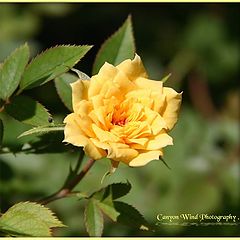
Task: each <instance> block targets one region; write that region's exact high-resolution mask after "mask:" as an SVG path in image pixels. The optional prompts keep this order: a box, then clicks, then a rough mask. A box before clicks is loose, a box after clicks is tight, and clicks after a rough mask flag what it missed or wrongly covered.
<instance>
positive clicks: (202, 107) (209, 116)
mask: <svg viewBox="0 0 240 240" xmlns="http://www.w3.org/2000/svg"><path fill="white" fill-rule="evenodd" d="M239 13H240V8H239V4H197V3H195V4H165V3H161V4H133V3H131V4H130V3H129V4H123V3H122V4H80V3H75V4H67V3H64V4H0V62H1V61H3V59H4V58H5V57H6V56H7V55H9V54H10V52H11V51H12V50H13V49H14V48H16V47H18V46H19V45H20V44H22V43H24V42H26V41H27V42H28V43H29V44H30V47H31V52H32V54H33V56H34V55H36V54H37V53H39V52H41V51H42V50H43V49H46V48H49V47H52V46H54V45H57V44H93V45H94V46H95V47H94V48H93V50H91V51H90V52H89V53H88V54H87V55H86V57H84V59H83V60H82V61H81V62H80V63H79V64H78V65H77V66H76V68H78V69H80V70H81V71H83V72H85V73H87V74H89V75H90V74H91V68H92V64H93V60H94V57H95V55H96V53H97V50H98V49H99V47H100V46H101V44H102V42H103V41H104V40H105V39H106V38H107V37H108V36H110V35H111V34H112V33H113V32H114V31H115V30H117V28H118V27H119V26H120V25H121V24H122V23H123V22H124V20H125V19H126V18H127V16H128V15H129V14H131V15H132V19H133V27H134V35H135V38H136V46H137V53H138V54H139V55H140V56H141V57H142V59H143V62H144V64H145V67H146V68H147V70H148V72H149V75H150V77H151V78H152V79H161V78H162V77H163V76H164V75H165V74H167V73H169V72H171V73H172V77H171V79H170V80H169V81H168V82H167V85H170V86H171V87H174V88H175V89H177V90H178V91H183V92H184V93H183V104H182V108H181V113H180V118H179V122H178V124H177V125H176V127H175V128H174V130H173V131H172V132H171V135H172V136H173V138H174V146H170V147H167V148H166V151H165V161H166V162H167V163H168V165H169V166H170V167H171V170H169V169H168V168H166V167H165V166H164V164H162V162H160V161H153V162H151V163H149V164H148V165H147V166H145V167H141V168H129V167H127V166H124V165H120V167H119V168H118V170H117V171H116V173H114V174H113V175H112V176H110V177H107V178H106V179H105V181H104V185H105V184H107V183H110V182H123V181H126V180H129V181H130V182H131V184H132V191H131V192H130V194H128V195H127V196H126V197H124V199H123V200H124V201H126V202H128V203H130V204H132V205H134V206H135V207H136V208H137V209H138V210H139V211H140V212H141V213H142V214H143V215H144V216H145V218H146V219H147V220H148V221H149V222H150V223H152V224H155V223H156V222H157V219H156V216H157V214H158V213H163V214H166V215H177V214H181V213H192V214H196V213H209V214H219V215H223V214H224V215H228V214H232V215H238V216H240V206H239V202H240V201H239V200H240V190H239V183H240V166H239V165H240V164H239V151H240V146H239V142H240V141H239V109H240V108H239V80H240V79H239V61H240V51H239V50H240V49H239V43H240V30H239V22H240V15H239ZM27 95H29V96H32V97H34V98H35V99H37V100H38V101H40V102H41V103H43V104H44V105H45V106H46V107H47V108H48V109H49V110H50V112H51V113H52V114H53V116H54V117H55V119H57V120H58V121H59V122H61V121H62V119H63V118H64V116H66V114H68V113H69V112H68V110H67V109H66V108H65V107H64V105H63V104H62V102H61V101H60V100H59V98H58V96H57V94H56V90H55V87H54V84H53V82H50V83H47V84H45V85H44V86H42V87H40V88H36V89H34V90H30V91H28V92H27ZM0 117H1V118H2V119H3V121H4V124H5V135H4V142H3V144H4V147H9V148H11V149H12V150H14V151H15V152H16V154H15V155H13V154H2V155H1V156H0V171H1V173H0V180H1V182H0V201H1V204H0V208H1V211H2V212H4V211H6V209H8V208H9V207H10V206H11V205H13V204H14V203H16V202H18V201H26V200H32V201H34V200H38V199H39V198H41V197H43V196H46V195H48V194H51V193H53V192H54V191H56V190H57V189H58V188H59V187H61V185H62V183H63V182H64V180H65V178H66V176H67V174H68V169H69V166H70V164H74V163H75V162H76V159H77V152H76V149H72V151H70V152H69V153H63V152H62V151H64V148H63V147H62V143H61V139H62V137H63V136H53V137H52V138H48V144H49V146H50V148H51V149H52V151H53V152H55V151H56V152H59V153H52V154H44V153H43V152H44V150H41V149H42V148H41V147H42V145H41V144H40V145H39V148H38V152H39V154H23V153H21V154H20V153H17V152H18V150H19V148H21V147H22V144H23V143H25V142H26V141H27V138H21V139H17V136H18V135H19V134H20V133H22V132H23V131H24V130H26V129H28V128H29V126H26V125H23V124H20V123H19V122H17V121H15V120H14V119H12V118H10V117H8V116H6V115H4V114H3V113H1V115H0ZM50 144H51V145H50ZM53 146H54V147H53ZM43 149H44V148H43ZM40 153H42V154H40ZM108 168H109V162H108V160H102V161H98V162H97V163H96V164H95V166H94V167H93V169H91V171H90V172H89V174H88V175H87V176H86V178H85V179H84V180H83V181H82V182H81V183H80V184H79V186H78V187H77V189H79V190H83V191H92V190H96V189H98V188H99V187H101V183H100V181H101V178H102V176H103V174H104V173H105V172H106V171H107V170H108ZM84 203H85V202H84V201H77V200H76V199H75V198H70V199H62V200H59V201H56V202H53V203H51V204H49V206H50V208H51V209H52V210H53V211H55V212H56V213H57V215H58V216H59V218H60V219H61V220H63V222H64V223H65V224H66V225H68V226H69V227H68V228H64V229H61V230H56V231H55V233H54V234H55V236H86V235H87V233H86V230H85V228H84V223H83V208H84ZM104 236H240V228H239V225H238V226H204V227H203V226H198V227H196V226H187V227H182V226H166V225H161V226H158V227H157V230H156V232H153V233H152V232H150V233H149V232H144V231H137V230H134V229H131V228H130V227H127V226H121V225H119V224H114V223H113V222H111V221H110V220H108V219H106V225H105V229H104Z"/></svg>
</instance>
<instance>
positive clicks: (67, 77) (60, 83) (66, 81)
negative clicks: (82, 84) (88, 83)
mask: <svg viewBox="0 0 240 240" xmlns="http://www.w3.org/2000/svg"><path fill="white" fill-rule="evenodd" d="M77 79H78V77H77V76H76V75H73V74H71V73H65V74H62V75H61V76H59V77H57V78H56V79H55V80H54V82H55V86H56V89H57V93H58V95H59V97H60V99H61V100H62V102H63V103H64V105H65V106H66V107H67V108H68V109H69V110H70V111H72V89H71V86H70V83H73V82H75V81H76V80H77Z"/></svg>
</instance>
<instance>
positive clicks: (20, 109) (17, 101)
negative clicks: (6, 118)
mask: <svg viewBox="0 0 240 240" xmlns="http://www.w3.org/2000/svg"><path fill="white" fill-rule="evenodd" d="M5 109H6V112H7V113H8V114H9V115H10V116H12V117H13V118H15V119H16V120H18V121H20V122H23V123H26V124H30V125H33V126H41V125H49V122H48V119H49V117H50V114H49V113H48V112H47V110H46V109H45V108H44V107H43V105H41V104H40V103H38V102H37V101H35V100H33V99H31V98H30V97H27V96H23V95H21V96H16V97H15V98H13V99H12V102H11V103H10V104H7V105H6V106H5Z"/></svg>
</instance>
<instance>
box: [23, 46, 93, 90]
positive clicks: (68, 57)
mask: <svg viewBox="0 0 240 240" xmlns="http://www.w3.org/2000/svg"><path fill="white" fill-rule="evenodd" d="M90 48H91V46H64V45H63V46H57V47H54V48H50V49H48V50H46V51H45V52H43V53H42V54H40V55H38V56H37V57H36V58H34V59H33V60H32V62H31V63H29V65H28V66H27V68H26V71H25V72H24V74H23V77H22V80H21V82H20V89H21V90H23V89H30V88H33V87H37V86H40V85H42V84H44V83H46V82H48V81H50V80H52V79H54V78H56V77H57V76H59V75H61V74H63V73H65V72H67V71H68V70H70V69H71V68H72V67H73V66H74V65H75V64H76V63H78V62H79V61H80V59H81V58H82V57H83V56H84V55H85V54H86V53H87V52H88V51H89V50H90Z"/></svg>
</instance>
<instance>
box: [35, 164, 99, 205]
mask: <svg viewBox="0 0 240 240" xmlns="http://www.w3.org/2000/svg"><path fill="white" fill-rule="evenodd" d="M94 163H95V160H93V159H89V160H88V162H87V163H86V165H85V166H84V167H83V169H82V171H81V172H80V173H79V174H77V175H75V176H74V177H73V178H72V179H70V180H69V181H67V182H66V183H65V184H64V186H63V187H62V188H61V189H60V190H59V191H57V192H56V193H54V194H52V195H50V196H48V197H46V198H43V199H42V200H40V201H39V203H41V204H43V205H46V204H48V203H50V202H53V201H55V200H58V199H61V198H65V197H68V196H71V195H72V193H73V192H72V190H73V189H74V188H75V187H76V186H77V185H78V183H79V182H80V181H81V180H82V179H83V177H84V176H85V175H86V174H87V172H88V171H89V170H90V168H91V167H92V166H93V164H94Z"/></svg>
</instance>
